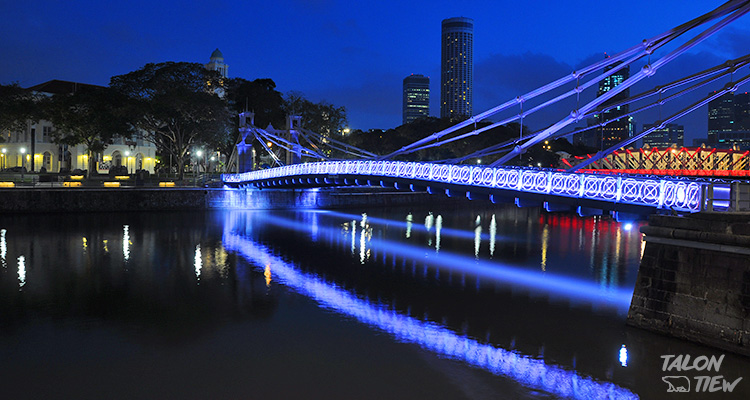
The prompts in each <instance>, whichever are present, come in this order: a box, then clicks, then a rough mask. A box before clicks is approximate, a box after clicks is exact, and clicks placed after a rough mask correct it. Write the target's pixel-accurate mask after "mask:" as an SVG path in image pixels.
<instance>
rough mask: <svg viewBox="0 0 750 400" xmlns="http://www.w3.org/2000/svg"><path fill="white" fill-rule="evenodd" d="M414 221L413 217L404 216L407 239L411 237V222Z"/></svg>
mask: <svg viewBox="0 0 750 400" xmlns="http://www.w3.org/2000/svg"><path fill="white" fill-rule="evenodd" d="M413 220H414V216H413V215H411V213H409V215H407V216H406V238H407V239H409V238H410V237H411V226H412V221H413Z"/></svg>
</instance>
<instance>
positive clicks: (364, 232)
mask: <svg viewBox="0 0 750 400" xmlns="http://www.w3.org/2000/svg"><path fill="white" fill-rule="evenodd" d="M360 227H361V228H362V232H360V233H359V262H360V264H364V263H365V256H366V255H367V253H368V252H369V251H368V250H367V243H366V241H365V239H366V235H367V228H368V225H367V214H364V213H363V214H362V221H360Z"/></svg>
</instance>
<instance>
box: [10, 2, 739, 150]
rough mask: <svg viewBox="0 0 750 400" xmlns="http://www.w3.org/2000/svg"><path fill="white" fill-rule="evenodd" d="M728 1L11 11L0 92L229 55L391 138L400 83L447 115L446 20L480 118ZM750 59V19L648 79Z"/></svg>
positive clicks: (105, 79)
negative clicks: (468, 21) (421, 84)
mask: <svg viewBox="0 0 750 400" xmlns="http://www.w3.org/2000/svg"><path fill="white" fill-rule="evenodd" d="M722 3H723V1H684V0H660V1H653V0H631V1H617V2H615V1H608V2H603V1H600V0H598V1H597V0H590V1H565V2H546V1H544V2H542V1H538V2H520V1H505V0H503V1H460V2H459V1H455V0H454V1H393V0H383V1H374V2H353V1H349V0H346V1H343V0H342V1H339V0H309V1H303V0H278V1H263V2H260V1H221V0H216V1H210V2H209V1H172V0H168V1H154V0H149V1H144V0H132V1H128V2H107V1H99V0H97V1H90V0H86V1H75V0H72V1H54V0H30V1H25V2H21V1H17V0H16V1H7V0H0V53H1V54H2V55H3V56H2V57H1V58H0V83H4V84H7V83H12V82H17V83H19V84H20V85H22V86H24V87H26V86H31V85H35V84H38V83H41V82H45V81H47V80H51V79H62V80H71V81H78V82H85V83H92V84H99V85H107V84H108V83H109V78H110V77H111V76H113V75H118V74H124V73H127V72H130V71H133V70H136V69H138V68H140V67H142V66H143V65H144V64H146V63H149V62H163V61H190V62H200V63H206V62H208V58H209V55H210V54H211V52H212V51H213V50H214V49H215V48H219V49H220V50H221V51H222V53H223V54H224V57H225V61H226V63H227V64H229V75H230V76H231V77H242V78H245V79H249V80H253V79H256V78H271V79H273V80H274V81H275V82H276V84H277V89H278V90H279V91H281V92H284V93H286V92H288V91H298V92H301V93H303V94H304V95H305V96H306V97H307V98H309V99H311V100H313V101H320V100H326V101H329V102H331V103H333V104H334V105H337V106H344V107H346V109H347V112H348V118H349V124H350V126H351V127H352V128H358V129H364V130H366V129H371V128H382V129H387V128H393V127H396V126H398V125H400V124H401V84H402V80H403V78H404V77H405V76H407V75H409V74H412V73H421V74H424V75H427V76H429V77H430V79H431V89H432V98H431V100H432V101H431V102H432V104H431V113H432V115H435V116H437V115H438V114H439V112H440V111H439V106H438V99H439V93H440V88H439V74H440V23H441V20H442V19H444V18H450V17H457V16H464V17H470V18H473V19H474V24H475V27H474V88H475V95H474V113H475V114H476V113H479V112H481V111H484V110H486V109H488V108H491V107H493V106H495V105H497V104H499V103H501V102H504V101H506V100H508V99H510V98H512V97H515V96H517V95H520V94H523V93H525V92H526V91H529V90H531V89H534V88H536V87H538V86H541V85H543V84H545V83H547V82H550V81H552V80H554V79H557V78H559V77H561V76H563V75H566V74H569V73H570V72H572V71H573V70H575V69H576V68H577V67H581V66H584V65H588V64H590V63H592V62H594V61H597V60H599V59H601V58H602V57H603V55H604V53H605V52H609V53H616V52H618V51H621V50H624V49H625V48H628V47H630V46H632V45H634V44H637V43H639V42H640V41H641V40H642V39H644V38H647V37H652V36H654V35H656V34H659V33H661V32H664V31H666V30H668V29H670V28H672V27H674V26H677V25H679V24H680V23H683V22H685V21H688V20H690V19H692V18H694V17H696V16H698V15H700V14H703V13H705V12H707V11H710V10H711V9H713V8H715V7H717V6H719V5H720V4H722ZM748 49H750V16H745V17H743V18H742V19H740V20H738V21H737V22H735V23H734V24H732V25H731V26H730V27H728V28H727V29H725V30H723V31H722V32H720V33H719V35H718V36H716V37H714V38H712V39H711V40H709V41H707V42H704V43H703V44H701V46H700V47H699V48H698V49H696V50H694V51H691V53H690V54H687V55H685V56H683V57H682V58H681V59H679V61H678V62H676V63H675V64H674V65H671V66H670V68H669V69H666V68H665V69H664V70H663V72H662V70H660V72H659V73H658V74H657V76H655V77H652V78H649V79H651V80H653V82H668V81H671V80H672V79H675V78H676V77H678V76H682V75H686V74H688V73H692V72H697V71H699V70H701V69H704V68H707V67H710V66H713V65H715V64H718V63H720V62H724V61H726V60H727V59H731V58H736V57H739V56H742V55H744V54H746V53H747V50H748ZM641 65H643V63H641V64H640V65H639V66H638V68H640V66H641ZM745 73H746V72H743V75H744V74H745ZM648 84H649V85H652V83H648ZM639 88H641V89H642V88H643V85H641V86H639ZM746 90H747V89H746ZM636 91H640V90H636ZM701 93H702V94H705V91H702V92H701ZM552 111H553V112H556V113H543V114H540V115H539V116H538V117H537V118H536V119H534V120H527V121H525V123H527V124H528V125H530V126H531V127H532V128H539V127H542V126H543V125H544V124H546V123H549V122H550V121H552V119H559V118H562V117H563V116H564V115H565V114H566V113H567V112H569V109H565V107H562V108H561V109H560V110H552ZM697 113H698V115H697V116H693V117H691V118H687V119H684V120H682V121H680V122H682V123H683V124H685V125H686V135H687V136H688V138H690V137H697V136H699V135H701V133H702V134H705V130H706V111H705V107H704V109H703V110H698V111H697ZM656 118H657V116H655V115H645V116H642V117H639V118H638V119H637V120H636V122H637V124H638V127H639V128H640V126H641V124H643V123H650V122H653V120H654V119H656ZM687 143H688V141H687V140H686V144H687Z"/></svg>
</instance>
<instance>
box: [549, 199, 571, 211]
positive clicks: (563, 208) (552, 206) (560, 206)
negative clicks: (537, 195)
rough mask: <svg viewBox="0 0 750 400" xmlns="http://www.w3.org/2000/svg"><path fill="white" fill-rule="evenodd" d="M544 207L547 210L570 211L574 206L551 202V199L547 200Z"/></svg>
mask: <svg viewBox="0 0 750 400" xmlns="http://www.w3.org/2000/svg"><path fill="white" fill-rule="evenodd" d="M544 209H545V210H547V212H568V211H570V210H571V209H572V207H571V206H570V205H568V204H559V203H550V202H549V201H545V202H544Z"/></svg>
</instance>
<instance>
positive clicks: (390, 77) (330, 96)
mask: <svg viewBox="0 0 750 400" xmlns="http://www.w3.org/2000/svg"><path fill="white" fill-rule="evenodd" d="M402 79H403V77H400V76H397V75H395V74H370V75H368V76H367V78H365V79H364V80H362V81H361V82H360V83H358V84H353V85H342V86H336V87H326V88H323V89H316V90H310V91H308V93H306V95H307V96H308V98H309V99H310V100H312V101H321V100H325V101H328V102H330V103H332V104H333V105H335V106H342V105H345V106H346V112H347V117H348V119H349V124H350V126H351V127H353V128H356V129H363V130H367V129H372V128H384V129H387V128H393V127H395V126H398V125H401V101H402V99H401V84H400V83H401V81H402ZM396 82H397V84H396Z"/></svg>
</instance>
